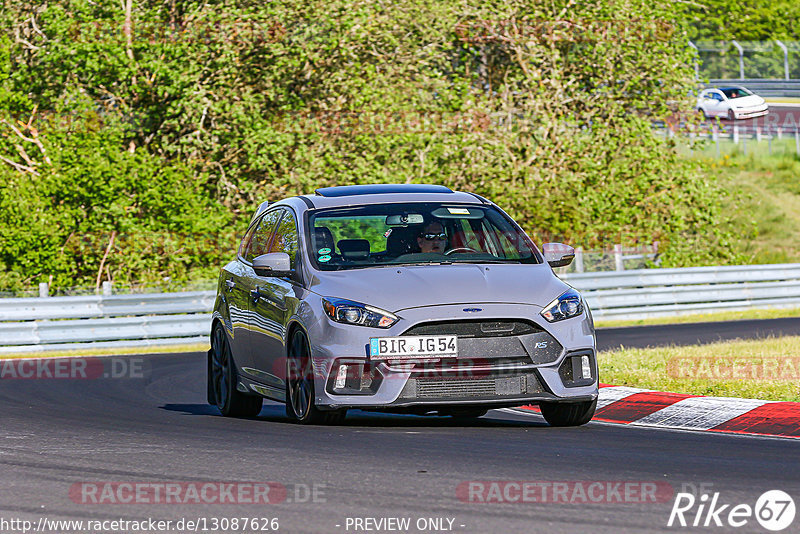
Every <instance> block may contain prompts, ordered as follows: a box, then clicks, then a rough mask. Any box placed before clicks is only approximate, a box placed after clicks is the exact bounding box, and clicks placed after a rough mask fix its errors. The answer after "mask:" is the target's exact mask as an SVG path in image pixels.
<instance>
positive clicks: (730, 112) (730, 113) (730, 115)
mask: <svg viewBox="0 0 800 534" xmlns="http://www.w3.org/2000/svg"><path fill="white" fill-rule="evenodd" d="M728 120H729V121H735V120H736V114H735V113H734V112H733V110H732V109H729V110H728Z"/></svg>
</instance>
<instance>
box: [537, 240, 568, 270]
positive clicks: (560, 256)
mask: <svg viewBox="0 0 800 534" xmlns="http://www.w3.org/2000/svg"><path fill="white" fill-rule="evenodd" d="M542 253H543V254H544V259H545V261H547V263H549V264H550V267H566V266H567V265H569V264H570V263H572V260H573V259H574V258H575V249H574V248H572V247H571V246H569V245H565V244H563V243H545V244H544V245H542Z"/></svg>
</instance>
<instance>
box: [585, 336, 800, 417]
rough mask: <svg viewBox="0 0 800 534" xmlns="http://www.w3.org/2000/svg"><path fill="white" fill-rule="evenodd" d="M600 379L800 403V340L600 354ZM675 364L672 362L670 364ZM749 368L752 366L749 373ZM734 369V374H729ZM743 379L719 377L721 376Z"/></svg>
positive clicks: (743, 342) (677, 389) (751, 341)
mask: <svg viewBox="0 0 800 534" xmlns="http://www.w3.org/2000/svg"><path fill="white" fill-rule="evenodd" d="M598 361H599V364H600V380H601V381H602V382H604V383H607V384H614V385H617V386H630V387H637V388H644V389H653V390H657V391H670V392H673V393H687V394H692V395H711V396H716V397H739V398H749V399H764V400H775V401H800V380H798V376H800V337H796V336H787V337H778V338H775V337H772V338H766V339H758V340H748V341H727V342H722V343H713V344H709V345H692V346H687V347H659V348H648V349H626V348H623V349H619V350H614V351H607V352H601V353H599V354H598ZM670 362H672V363H670ZM747 364H750V365H751V366H752V367H750V368H749V369H748V367H747ZM729 370H730V374H725V373H728V371H729ZM734 375H735V376H738V377H739V378H734V379H730V378H727V379H726V378H717V377H718V376H728V377H730V376H734Z"/></svg>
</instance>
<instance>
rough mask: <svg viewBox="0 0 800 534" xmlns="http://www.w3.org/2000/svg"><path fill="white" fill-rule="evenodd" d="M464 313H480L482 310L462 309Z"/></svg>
mask: <svg viewBox="0 0 800 534" xmlns="http://www.w3.org/2000/svg"><path fill="white" fill-rule="evenodd" d="M464 311H465V312H467V313H478V312H482V311H483V308H464Z"/></svg>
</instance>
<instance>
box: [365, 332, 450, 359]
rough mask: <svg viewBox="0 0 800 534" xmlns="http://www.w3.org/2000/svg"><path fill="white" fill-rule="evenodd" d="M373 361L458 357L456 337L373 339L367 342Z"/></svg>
mask: <svg viewBox="0 0 800 534" xmlns="http://www.w3.org/2000/svg"><path fill="white" fill-rule="evenodd" d="M369 354H370V358H371V359H373V360H397V359H408V358H415V357H418V356H428V357H430V356H440V357H444V356H449V357H455V356H458V338H457V337H456V336H402V337H373V338H370V340H369Z"/></svg>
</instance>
